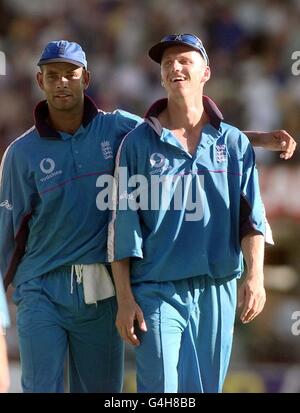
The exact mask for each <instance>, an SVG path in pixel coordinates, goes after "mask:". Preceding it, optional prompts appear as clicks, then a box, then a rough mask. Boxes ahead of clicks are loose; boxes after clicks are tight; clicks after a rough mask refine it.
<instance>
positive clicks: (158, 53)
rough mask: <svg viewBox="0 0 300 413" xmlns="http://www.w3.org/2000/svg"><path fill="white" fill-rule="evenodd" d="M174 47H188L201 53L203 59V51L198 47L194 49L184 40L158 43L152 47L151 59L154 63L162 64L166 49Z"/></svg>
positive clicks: (150, 51)
mask: <svg viewBox="0 0 300 413" xmlns="http://www.w3.org/2000/svg"><path fill="white" fill-rule="evenodd" d="M173 46H187V47H189V48H191V49H193V50H196V51H197V52H199V53H200V54H201V56H202V57H203V54H202V53H201V51H200V50H199V49H198V48H197V47H193V46H191V45H190V44H189V43H187V42H184V41H182V40H178V41H177V40H171V41H166V42H160V43H157V44H155V45H154V46H152V47H151V49H150V50H149V52H148V54H149V56H150V57H151V59H152V60H154V62H156V63H161V59H162V56H163V54H164V51H165V50H166V49H169V48H170V47H173Z"/></svg>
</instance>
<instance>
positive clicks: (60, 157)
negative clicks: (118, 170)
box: [0, 40, 140, 392]
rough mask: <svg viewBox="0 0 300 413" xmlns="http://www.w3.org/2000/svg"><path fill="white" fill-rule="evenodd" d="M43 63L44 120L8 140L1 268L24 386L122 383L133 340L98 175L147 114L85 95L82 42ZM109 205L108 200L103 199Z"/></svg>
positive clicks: (115, 386) (91, 387)
mask: <svg viewBox="0 0 300 413" xmlns="http://www.w3.org/2000/svg"><path fill="white" fill-rule="evenodd" d="M38 65H39V66H40V72H39V73H38V74H37V81H38V84H39V86H40V88H41V89H42V91H43V92H44V93H45V96H46V100H45V101H42V102H40V103H39V104H38V105H37V107H36V109H35V112H34V117H35V125H34V126H33V127H32V128H31V129H29V130H28V131H27V132H25V133H24V134H23V135H22V136H21V137H19V138H18V139H17V140H15V141H14V142H13V143H12V144H11V145H10V146H9V147H8V148H7V150H6V153H5V155H4V157H3V161H2V167H1V173H0V175H1V178H0V181H1V194H0V196H1V198H0V199H1V201H0V203H1V208H0V227H1V233H0V257H1V258H0V268H1V273H2V276H3V277H4V279H5V284H6V286H7V285H8V284H9V283H10V282H11V281H12V282H13V285H14V287H16V290H15V292H14V301H15V303H16V304H17V305H18V312H17V327H18V335H19V344H20V355H21V365H22V386H23V389H24V392H62V391H63V367H64V360H65V356H66V352H67V350H68V356H69V372H70V379H69V381H70V391H71V392H120V391H121V389H122V375H123V342H122V340H121V338H120V336H119V334H118V332H117V329H116V327H115V324H114V323H115V315H116V301H115V297H114V295H115V294H114V287H113V284H112V281H111V278H110V275H109V274H108V272H107V270H106V267H104V266H103V265H100V264H99V263H104V262H106V234H107V222H108V214H109V211H108V210H104V211H101V210H99V205H97V204H96V198H97V194H98V192H99V191H100V189H101V188H99V184H98V178H99V177H101V175H102V174H106V173H107V171H108V172H111V173H112V172H113V169H114V156H115V152H116V148H117V146H118V143H119V141H120V139H121V138H122V137H123V136H124V135H125V134H126V133H127V132H129V131H130V130H131V129H132V128H134V127H135V125H136V124H137V122H138V121H139V120H140V119H139V118H138V117H137V116H134V115H131V114H129V113H126V112H123V111H118V110H117V111H115V112H113V113H105V112H102V111H99V110H98V109H97V107H96V106H95V105H94V103H93V102H92V101H91V99H89V98H88V97H87V96H85V94H84V92H85V90H86V89H87V87H88V85H89V80H90V73H89V72H88V70H87V61H86V56H85V53H84V51H83V50H82V48H81V47H80V46H79V45H78V44H77V43H73V42H68V41H64V40H61V41H53V42H50V43H49V44H48V45H47V47H46V48H45V50H44V52H43V54H42V56H41V58H40V60H39V62H38ZM100 207H101V206H100Z"/></svg>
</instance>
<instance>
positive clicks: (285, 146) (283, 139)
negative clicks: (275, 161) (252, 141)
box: [276, 130, 297, 160]
mask: <svg viewBox="0 0 300 413" xmlns="http://www.w3.org/2000/svg"><path fill="white" fill-rule="evenodd" d="M276 137H277V138H278V139H279V141H280V146H281V150H282V151H283V152H282V153H281V154H280V158H281V159H285V160H287V159H290V158H291V157H292V156H293V154H294V152H295V149H296V146H297V143H296V142H295V140H294V139H293V138H292V136H291V135H290V134H289V133H287V131H285V130H280V131H277V133H276Z"/></svg>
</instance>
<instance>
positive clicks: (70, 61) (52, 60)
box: [38, 57, 85, 67]
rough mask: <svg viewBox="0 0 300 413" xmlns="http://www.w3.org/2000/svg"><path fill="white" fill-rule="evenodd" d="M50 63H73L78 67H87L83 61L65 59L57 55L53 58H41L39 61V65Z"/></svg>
mask: <svg viewBox="0 0 300 413" xmlns="http://www.w3.org/2000/svg"><path fill="white" fill-rule="evenodd" d="M48 63H72V64H73V65H75V66H78V67H85V65H84V64H83V63H80V62H77V61H76V60H71V59H65V58H63V57H62V58H60V57H55V58H53V59H44V60H40V61H39V62H38V66H41V65H46V64H48Z"/></svg>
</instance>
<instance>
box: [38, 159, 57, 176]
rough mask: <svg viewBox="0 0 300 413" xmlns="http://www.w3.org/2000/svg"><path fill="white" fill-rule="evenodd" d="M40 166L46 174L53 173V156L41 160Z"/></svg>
mask: <svg viewBox="0 0 300 413" xmlns="http://www.w3.org/2000/svg"><path fill="white" fill-rule="evenodd" d="M40 168H41V171H42V172H43V173H44V174H51V172H53V171H54V168H55V162H54V160H53V159H51V158H44V159H42V160H41V162H40Z"/></svg>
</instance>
